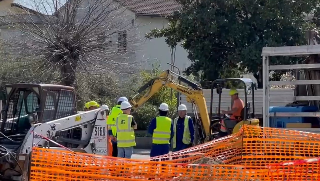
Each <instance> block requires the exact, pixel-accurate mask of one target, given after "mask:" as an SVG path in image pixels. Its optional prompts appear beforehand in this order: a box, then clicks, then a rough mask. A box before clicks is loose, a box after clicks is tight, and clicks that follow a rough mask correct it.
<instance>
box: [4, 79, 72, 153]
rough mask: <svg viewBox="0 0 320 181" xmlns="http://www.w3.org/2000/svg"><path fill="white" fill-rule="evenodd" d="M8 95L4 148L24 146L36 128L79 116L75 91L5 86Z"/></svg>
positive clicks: (43, 86)
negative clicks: (57, 120)
mask: <svg viewBox="0 0 320 181" xmlns="http://www.w3.org/2000/svg"><path fill="white" fill-rule="evenodd" d="M5 93H6V99H5V106H4V108H3V110H2V118H3V119H2V120H1V136H0V144H2V145H3V144H5V145H11V146H12V147H16V146H18V145H20V144H19V143H21V142H22V141H23V139H24V137H25V135H26V134H27V132H28V131H29V129H30V128H31V125H32V124H36V123H45V122H49V121H52V120H56V119H59V118H63V117H67V116H70V115H73V114H76V100H75V91H74V88H72V87H68V86H62V85H51V84H10V85H6V86H5ZM8 138H10V139H8ZM10 140H11V141H10ZM12 140H13V141H12Z"/></svg>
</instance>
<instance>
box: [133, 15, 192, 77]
mask: <svg viewBox="0 0 320 181" xmlns="http://www.w3.org/2000/svg"><path fill="white" fill-rule="evenodd" d="M136 23H137V26H138V34H139V38H140V39H141V43H140V45H139V46H138V49H137V51H136V59H137V60H140V61H142V62H143V63H144V64H143V67H142V68H144V69H151V68H152V63H154V62H159V63H160V66H161V68H162V69H169V68H170V67H169V65H167V63H168V62H169V63H170V62H171V53H170V48H169V46H168V45H167V44H166V42H165V38H155V39H151V40H149V39H146V38H145V34H147V33H149V32H150V31H151V30H152V29H155V28H157V29H162V28H164V27H166V26H167V25H168V20H166V19H165V18H161V17H150V16H138V17H137V18H136ZM187 56H188V53H187V52H186V51H185V50H184V49H183V48H182V47H181V46H177V48H176V61H175V65H176V66H177V67H179V69H180V70H181V71H182V70H185V69H186V68H187V67H189V66H190V64H191V62H190V60H189V59H188V58H187Z"/></svg>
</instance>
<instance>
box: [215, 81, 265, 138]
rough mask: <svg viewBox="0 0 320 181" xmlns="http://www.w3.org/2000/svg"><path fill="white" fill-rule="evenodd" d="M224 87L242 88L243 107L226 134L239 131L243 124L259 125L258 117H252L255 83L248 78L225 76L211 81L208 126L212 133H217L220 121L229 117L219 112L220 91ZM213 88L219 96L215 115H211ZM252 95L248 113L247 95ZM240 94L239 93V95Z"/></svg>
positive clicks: (253, 114) (253, 112) (253, 113)
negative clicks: (209, 122)
mask: <svg viewBox="0 0 320 181" xmlns="http://www.w3.org/2000/svg"><path fill="white" fill-rule="evenodd" d="M225 88H234V89H237V90H240V89H243V90H244V91H243V92H244V95H243V96H244V100H243V101H244V108H243V109H242V110H241V116H238V117H236V119H235V120H234V121H236V122H237V124H236V125H235V127H234V128H232V129H231V128H229V129H228V130H227V132H228V134H232V133H236V132H238V131H239V129H240V128H241V126H242V125H243V124H252V125H259V120H258V119H253V118H254V117H255V111H254V91H255V90H257V86H256V84H255V83H254V82H253V81H252V80H251V79H249V78H227V79H217V80H215V81H213V82H212V83H211V101H210V117H211V124H210V128H211V131H212V132H213V133H218V132H219V130H220V127H221V121H222V120H223V119H225V118H230V117H229V115H222V114H221V99H222V96H221V95H222V92H223V89H225ZM214 89H215V90H216V93H217V94H218V96H219V101H218V111H217V114H216V115H215V116H213V110H212V109H213V92H214ZM250 94H251V95H252V99H251V102H252V113H250V112H249V111H250V106H251V105H250V103H249V102H248V95H250ZM240 96H241V95H240ZM214 135H217V134H214Z"/></svg>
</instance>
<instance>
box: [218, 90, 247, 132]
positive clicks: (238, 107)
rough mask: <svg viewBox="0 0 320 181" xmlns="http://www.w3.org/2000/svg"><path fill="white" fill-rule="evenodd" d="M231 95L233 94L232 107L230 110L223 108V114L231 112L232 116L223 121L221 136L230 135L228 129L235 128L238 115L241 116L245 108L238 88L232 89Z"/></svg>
mask: <svg viewBox="0 0 320 181" xmlns="http://www.w3.org/2000/svg"><path fill="white" fill-rule="evenodd" d="M229 95H230V96H231V100H232V101H233V104H232V109H231V110H229V111H225V110H222V111H221V112H222V114H231V116H230V118H228V117H227V118H225V119H224V120H223V121H222V122H221V129H220V136H226V135H228V133H227V131H228V129H233V128H234V127H235V126H236V124H237V123H238V122H237V119H236V118H237V117H240V116H241V111H242V109H243V108H244V103H243V101H242V100H241V99H240V98H239V93H238V91H237V90H236V89H231V90H230V91H229Z"/></svg>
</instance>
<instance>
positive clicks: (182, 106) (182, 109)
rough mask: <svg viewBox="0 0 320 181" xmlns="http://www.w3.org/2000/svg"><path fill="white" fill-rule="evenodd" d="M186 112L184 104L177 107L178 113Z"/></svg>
mask: <svg viewBox="0 0 320 181" xmlns="http://www.w3.org/2000/svg"><path fill="white" fill-rule="evenodd" d="M186 110H187V106H186V105H184V104H180V105H179V107H178V111H186Z"/></svg>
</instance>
